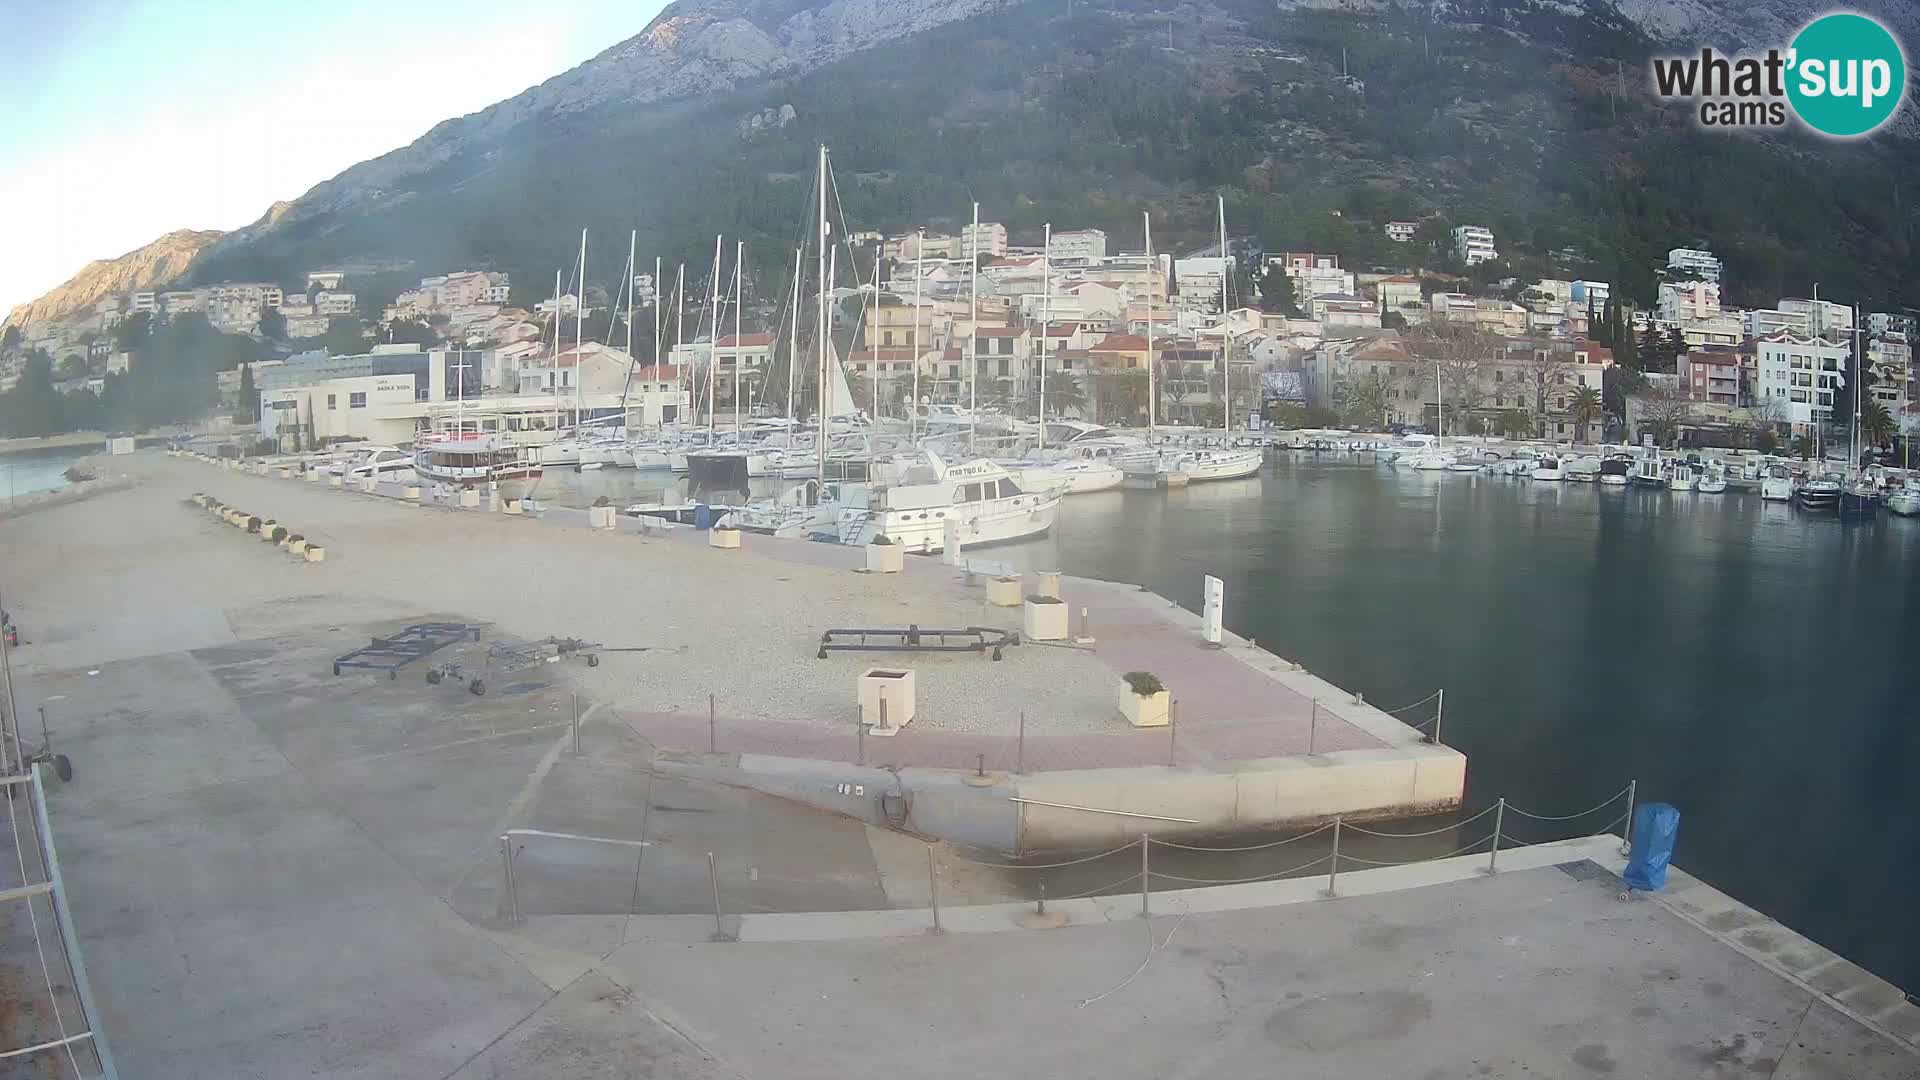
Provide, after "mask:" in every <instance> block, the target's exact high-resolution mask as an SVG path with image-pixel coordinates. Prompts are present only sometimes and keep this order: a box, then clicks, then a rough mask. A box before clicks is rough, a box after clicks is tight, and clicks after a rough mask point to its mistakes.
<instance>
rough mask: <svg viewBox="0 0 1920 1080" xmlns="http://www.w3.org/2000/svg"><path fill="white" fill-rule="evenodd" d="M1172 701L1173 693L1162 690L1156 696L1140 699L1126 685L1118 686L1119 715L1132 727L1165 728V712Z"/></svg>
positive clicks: (1149, 695) (1151, 695) (1150, 695)
mask: <svg viewBox="0 0 1920 1080" xmlns="http://www.w3.org/2000/svg"><path fill="white" fill-rule="evenodd" d="M1172 701H1173V691H1171V690H1162V691H1160V692H1159V693H1157V694H1148V695H1146V696H1145V697H1142V696H1141V695H1139V694H1136V693H1134V692H1133V688H1132V687H1130V686H1128V685H1127V684H1126V683H1121V684H1120V697H1119V703H1120V715H1121V716H1123V717H1125V718H1126V721H1127V723H1129V724H1132V725H1133V726H1134V727H1166V726H1167V711H1168V709H1169V707H1170V705H1171V703H1172Z"/></svg>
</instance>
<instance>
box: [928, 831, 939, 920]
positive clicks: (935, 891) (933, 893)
mask: <svg viewBox="0 0 1920 1080" xmlns="http://www.w3.org/2000/svg"><path fill="white" fill-rule="evenodd" d="M927 902H928V903H929V904H930V905H932V907H933V932H934V933H936V934H937V933H939V932H940V879H939V877H938V876H937V875H936V874H935V873H934V869H933V845H932V844H928V845H927Z"/></svg>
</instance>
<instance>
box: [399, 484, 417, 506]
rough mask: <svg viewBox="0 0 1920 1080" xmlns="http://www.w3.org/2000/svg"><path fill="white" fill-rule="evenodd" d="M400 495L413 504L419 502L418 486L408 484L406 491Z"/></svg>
mask: <svg viewBox="0 0 1920 1080" xmlns="http://www.w3.org/2000/svg"><path fill="white" fill-rule="evenodd" d="M402 494H404V495H405V496H406V497H407V498H409V499H412V500H413V501H414V502H419V501H420V487H419V485H418V484H408V485H407V488H406V490H405V491H404V492H402Z"/></svg>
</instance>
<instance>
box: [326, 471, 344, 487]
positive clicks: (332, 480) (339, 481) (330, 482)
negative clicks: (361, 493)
mask: <svg viewBox="0 0 1920 1080" xmlns="http://www.w3.org/2000/svg"><path fill="white" fill-rule="evenodd" d="M327 486H328V487H345V486H347V481H346V477H343V476H341V475H340V474H339V473H328V474H327Z"/></svg>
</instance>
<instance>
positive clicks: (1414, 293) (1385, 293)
mask: <svg viewBox="0 0 1920 1080" xmlns="http://www.w3.org/2000/svg"><path fill="white" fill-rule="evenodd" d="M1374 292H1375V294H1376V295H1377V296H1378V298H1379V300H1380V314H1381V316H1383V317H1384V316H1385V315H1386V314H1387V313H1388V312H1390V311H1391V312H1398V313H1399V314H1400V315H1401V316H1402V317H1403V318H1409V319H1411V318H1413V317H1414V316H1420V317H1425V315H1426V299H1425V298H1424V297H1423V296H1421V293H1420V279H1419V278H1417V277H1410V276H1408V275H1405V274H1396V275H1394V276H1392V277H1384V278H1381V279H1380V281H1379V282H1378V283H1377V284H1375V285H1374Z"/></svg>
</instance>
